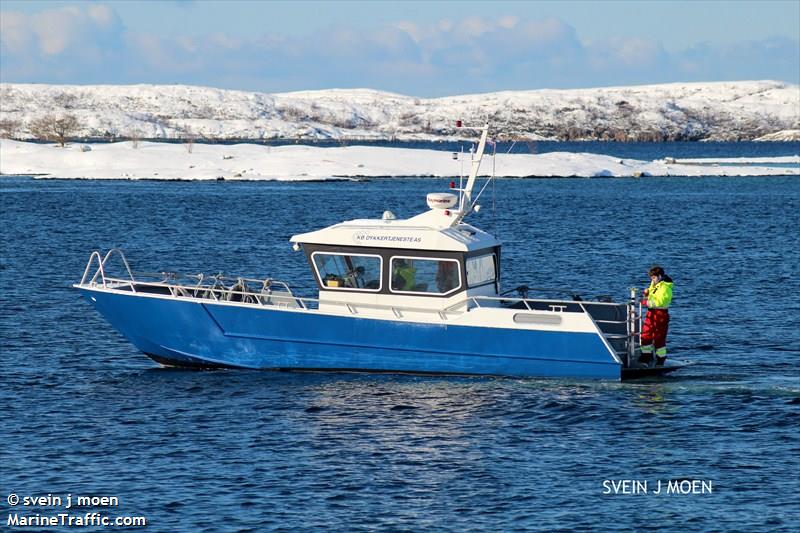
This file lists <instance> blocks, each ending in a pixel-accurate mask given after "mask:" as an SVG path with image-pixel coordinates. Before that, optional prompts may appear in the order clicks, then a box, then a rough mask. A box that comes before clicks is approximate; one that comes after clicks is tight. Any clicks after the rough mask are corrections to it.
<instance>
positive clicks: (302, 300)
mask: <svg viewBox="0 0 800 533" xmlns="http://www.w3.org/2000/svg"><path fill="white" fill-rule="evenodd" d="M106 281H107V282H109V283H111V284H114V283H117V284H120V285H131V281H129V280H125V279H121V278H112V277H107V278H106ZM134 283H135V284H137V285H143V286H149V287H165V288H168V289H173V288H181V289H190V290H193V291H194V290H197V291H200V292H210V293H212V294H213V295H214V297H215V300H216V301H226V300H219V299H217V298H216V294H215V293H220V295H226V294H227V295H229V296H230V295H241V296H252V297H267V298H270V299H273V300H278V301H285V302H287V303H291V302H295V303H298V304H300V307H302V308H303V309H306V310H308V309H310V307H309V306H308V305H307V303H316V304H317V305H319V304H320V303H322V304H326V305H327V304H332V305H340V306H344V307H348V306H349V307H351V314H357V312H356V310H355V308H358V307H368V308H372V309H386V310H391V311H411V312H426V313H443V312H445V310H444V309H440V308H430V307H414V306H403V305H387V304H373V303H368V302H363V303H362V302H344V301H338V300H320V299H318V298H307V297H304V296H294V295H292V293H291V292H289V294H275V293H269V294H264V293H253V292H247V291H236V290H232V289H229V288H227V287H208V286H204V287H195V286H191V285H174V284H169V283H164V282H148V281H136V282H134ZM281 283H282V284H283V282H281ZM284 285H285V284H284ZM112 288H113V287H112ZM170 294H171V295H172V296H175V294H174V293H173V292H172V291H171V290H170ZM190 298H191V296H190ZM201 299H202V298H201ZM227 301H230V300H227ZM258 305H261V306H264V305H266V304H263V303H259V304H258Z"/></svg>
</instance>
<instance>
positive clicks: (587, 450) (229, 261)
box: [0, 143, 800, 533]
mask: <svg viewBox="0 0 800 533" xmlns="http://www.w3.org/2000/svg"><path fill="white" fill-rule="evenodd" d="M567 144H568V143H565V145H564V146H562V148H564V149H569V146H567ZM597 144H599V145H602V147H603V149H605V150H606V153H613V154H614V155H617V156H619V157H635V158H638V159H655V158H657V157H665V156H673V157H703V156H704V155H705V156H709V157H765V156H782V155H794V154H797V153H800V143H740V144H736V143H662V144H652V145H647V144H642V145H636V146H633V145H620V144H615V143H597ZM444 149H450V147H445V148H444ZM615 150H616V152H615ZM573 151H595V152H597V151H598V149H592V148H591V147H589V148H587V147H586V146H585V144H583V145H579V147H578V148H575V149H574V150H573ZM623 152H624V153H623ZM709 172H712V173H713V168H709ZM447 181H448V180H442V179H405V178H391V179H374V180H369V181H358V182H351V181H343V182H319V183H287V182H157V181H75V180H57V179H49V180H41V179H34V178H32V177H26V176H4V177H2V178H0V201H1V202H2V203H0V224H2V231H1V232H0V252H1V254H0V277H1V278H0V279H2V291H0V352H1V354H0V402H1V403H0V498H2V499H1V500H0V513H1V514H0V530H3V531H15V530H29V531H34V530H35V531H44V530H47V531H62V530H63V531H67V530H69V531H72V530H74V529H76V528H77V529H81V530H86V531H104V530H107V529H108V528H107V527H105V526H103V525H102V524H101V523H100V520H101V519H102V518H107V519H110V520H116V519H118V518H119V519H126V518H127V519H128V521H127V522H125V521H124V520H123V522H122V523H123V524H126V523H130V522H131V521H130V519H131V518H132V517H141V518H144V519H145V520H146V523H147V526H146V527H145V528H143V529H145V530H147V531H158V532H162V531H164V532H170V531H191V532H218V531H240V532H248V531H252V532H258V531H286V532H295V531H337V532H338V531H348V532H350V531H411V532H416V531H425V532H428V531H436V532H459V533H461V532H465V531H491V532H495V531H588V530H612V531H640V530H658V531H676V530H681V531H709V530H713V531H787V532H788V531H798V530H800V429H799V428H800V370H799V369H798V365H800V318H799V317H800V275H799V272H800V252H798V250H800V242H798V240H800V239H798V236H799V235H800V177H797V176H782V177H735V178H723V177H717V176H713V175H709V176H704V177H699V178H677V177H671V178H640V179H630V178H625V179H623V178H592V179H569V178H565V179H504V180H496V181H495V182H493V183H491V184H489V185H488V186H487V187H486V189H485V190H484V193H483V196H482V198H481V203H482V205H483V209H482V210H481V211H480V213H478V214H477V215H474V216H473V217H472V219H471V222H472V223H473V224H475V225H477V226H479V227H482V228H483V229H486V230H489V231H492V232H494V233H495V234H496V235H497V236H498V237H499V238H500V239H501V240H502V241H503V243H504V248H503V257H502V261H503V274H502V285H503V288H504V289H507V290H512V289H514V288H515V287H517V286H520V285H528V286H530V287H545V288H554V289H564V290H568V291H570V293H573V294H574V293H577V294H580V295H582V296H583V297H584V298H585V299H588V298H592V297H597V296H601V295H608V296H611V297H613V298H616V299H624V298H625V297H626V295H627V294H628V290H629V288H630V287H639V288H643V287H644V286H645V284H646V283H647V270H648V268H649V267H650V266H652V265H654V264H659V265H662V266H663V267H664V268H665V269H666V271H667V273H668V274H669V275H670V276H671V277H672V278H673V280H674V283H675V285H674V301H673V305H672V308H671V314H672V322H671V324H670V333H669V344H668V347H669V354H670V357H671V358H672V359H673V360H680V361H684V362H687V363H691V364H690V365H689V366H687V367H685V368H683V369H681V370H680V371H678V372H676V373H674V374H672V375H670V376H668V377H664V378H649V379H644V380H633V381H625V382H621V383H620V382H610V381H581V380H562V379H509V378H480V377H476V378H464V377H430V376H414V375H391V374H348V373H332V372H329V373H291V372H273V371H243V370H218V371H198V370H179V369H168V368H161V367H159V366H158V365H156V364H155V363H153V362H151V361H150V360H149V359H147V358H146V357H145V356H144V355H142V354H141V353H138V352H137V350H136V349H135V348H134V347H133V346H132V345H131V344H130V343H128V342H127V341H126V340H125V339H124V338H122V337H121V336H120V335H119V334H118V333H116V332H115V331H114V330H113V329H112V328H111V327H110V326H109V325H108V324H107V323H106V322H105V321H104V320H103V319H102V318H101V317H100V316H99V315H98V314H97V313H96V312H95V311H94V310H93V308H92V307H91V306H90V305H88V304H87V303H86V302H85V301H83V300H82V299H81V297H80V296H79V295H78V292H77V291H76V290H75V289H73V288H72V287H71V284H73V283H76V282H78V281H79V280H80V278H81V275H82V274H83V271H84V268H85V267H86V262H87V260H88V259H89V254H90V252H91V251H92V250H108V249H110V248H113V247H120V248H122V249H123V250H124V251H125V253H126V255H127V257H128V259H129V261H130V262H131V263H132V266H133V268H134V270H138V271H149V272H154V271H155V272H158V271H177V272H186V273H197V272H205V273H208V274H215V273H219V272H225V273H227V274H232V275H245V276H248V277H259V278H261V277H273V278H277V279H280V280H285V281H287V282H289V283H290V284H291V285H292V287H294V288H295V289H296V290H297V291H298V292H299V293H301V294H306V295H309V296H313V294H314V286H313V282H312V278H311V274H310V272H309V269H308V266H307V265H306V263H305V259H304V257H303V254H302V253H297V252H293V251H292V248H291V246H290V244H289V238H290V236H291V235H293V234H294V233H300V232H305V231H308V230H311V229H314V228H320V227H323V226H326V225H329V224H333V223H336V222H338V221H341V220H345V219H353V218H365V217H380V215H381V214H382V213H383V211H384V210H391V211H393V212H394V213H395V214H396V215H397V216H398V217H407V216H411V215H413V214H416V213H417V212H420V211H421V210H423V209H424V208H425V207H424V206H425V193H426V192H430V191H442V190H446V188H447ZM659 485H660V486H661V488H660V490H657V489H658V488H659ZM68 497H69V499H68ZM79 497H80V498H84V499H83V500H80V501H81V502H82V505H78V503H77V502H78V501H79V500H78V498H79ZM26 498H27V499H26ZM86 498H88V500H87V499H86ZM92 498H94V499H92ZM68 503H70V505H69V506H68V505H67V504H68ZM91 513H96V516H95V515H91ZM61 515H64V516H66V517H72V518H73V520H74V519H75V517H78V518H80V519H81V520H86V521H87V523H88V520H97V522H91V523H89V525H88V526H80V527H79V526H75V523H73V526H74V527H70V526H69V525H68V524H66V522H58V524H57V525H56V526H50V525H47V526H43V525H42V521H43V520H49V519H50V518H51V517H55V518H53V519H54V520H56V521H58V520H62V519H60V518H58V517H59V516H61ZM90 516H94V518H89V517H90ZM36 517H38V518H36ZM21 519H27V520H29V522H28V523H32V522H30V521H35V520H39V522H37V523H38V524H39V525H38V526H36V527H33V526H32V527H27V526H24V525H20V524H21V522H20V520H21ZM63 520H67V518H64V519H63ZM51 523H52V522H48V524H51ZM134 529H135V528H134ZM140 529H142V528H140Z"/></svg>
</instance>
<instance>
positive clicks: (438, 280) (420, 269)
mask: <svg viewBox="0 0 800 533" xmlns="http://www.w3.org/2000/svg"><path fill="white" fill-rule="evenodd" d="M391 271H392V281H391V285H390V286H391V288H392V292H407V293H416V294H448V293H451V292H454V291H456V290H458V289H459V288H460V287H461V269H460V268H459V264H458V261H456V260H455V259H427V258H421V257H392V261H391Z"/></svg>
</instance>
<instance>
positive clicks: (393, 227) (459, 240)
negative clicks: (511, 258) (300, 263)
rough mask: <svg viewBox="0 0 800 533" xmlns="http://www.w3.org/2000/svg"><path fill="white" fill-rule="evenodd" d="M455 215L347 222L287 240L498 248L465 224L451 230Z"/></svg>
mask: <svg viewBox="0 0 800 533" xmlns="http://www.w3.org/2000/svg"><path fill="white" fill-rule="evenodd" d="M457 216H458V211H450V212H446V211H444V210H437V209H434V210H431V211H427V212H425V213H422V214H420V215H417V216H415V217H412V218H409V219H406V220H382V219H377V220H375V219H361V220H348V221H345V222H341V223H339V224H335V225H333V226H329V227H327V228H323V229H321V230H317V231H312V232H309V233H301V234H298V235H295V236H293V237H292V238H291V239H290V240H291V242H296V243H301V244H304V243H308V244H327V245H334V246H364V247H369V248H399V249H408V250H437V251H448V252H468V251H471V250H481V249H484V248H490V247H492V246H498V245H499V244H500V243H499V242H498V241H497V240H496V239H495V238H494V237H493V236H491V235H489V234H488V233H486V232H485V231H482V230H479V229H477V228H475V227H473V226H470V225H469V224H464V223H460V224H457V225H455V226H451V224H452V223H453V219H454V218H455V217H457Z"/></svg>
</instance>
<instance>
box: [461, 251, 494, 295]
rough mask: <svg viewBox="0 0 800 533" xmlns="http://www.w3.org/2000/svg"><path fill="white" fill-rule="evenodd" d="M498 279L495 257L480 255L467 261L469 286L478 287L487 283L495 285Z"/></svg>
mask: <svg viewBox="0 0 800 533" xmlns="http://www.w3.org/2000/svg"><path fill="white" fill-rule="evenodd" d="M496 279H497V269H496V268H495V255H494V254H488V255H480V256H478V257H470V258H468V259H467V286H469V287H477V286H478V285H485V284H487V283H494V281H495V280H496Z"/></svg>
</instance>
